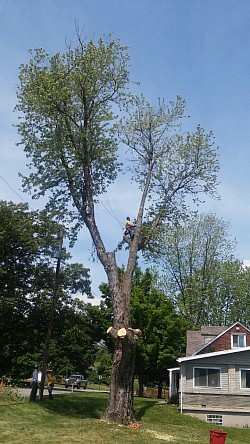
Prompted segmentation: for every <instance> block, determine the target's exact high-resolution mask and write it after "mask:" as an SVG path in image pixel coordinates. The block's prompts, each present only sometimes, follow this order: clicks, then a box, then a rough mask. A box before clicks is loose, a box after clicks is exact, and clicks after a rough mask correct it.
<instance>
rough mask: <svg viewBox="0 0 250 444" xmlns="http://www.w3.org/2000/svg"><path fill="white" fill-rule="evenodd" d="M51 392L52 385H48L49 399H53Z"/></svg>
mask: <svg viewBox="0 0 250 444" xmlns="http://www.w3.org/2000/svg"><path fill="white" fill-rule="evenodd" d="M52 390H53V385H52V384H49V385H48V392H49V399H53V396H52Z"/></svg>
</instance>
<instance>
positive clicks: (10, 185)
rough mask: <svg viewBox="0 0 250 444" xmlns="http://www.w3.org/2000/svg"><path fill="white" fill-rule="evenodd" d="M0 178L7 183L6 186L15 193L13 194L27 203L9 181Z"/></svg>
mask: <svg viewBox="0 0 250 444" xmlns="http://www.w3.org/2000/svg"><path fill="white" fill-rule="evenodd" d="M0 178H1V179H2V180H3V182H4V183H6V185H7V186H8V187H9V188H10V189H11V190H12V191H13V193H15V194H16V195H17V196H18V197H19V199H21V200H22V201H23V202H25V203H27V202H26V201H25V200H24V199H23V198H22V197H21V196H20V195H19V194H18V193H17V192H16V191H15V190H14V188H12V186H11V185H10V184H9V183H8V182H7V180H5V179H4V178H3V177H2V176H0Z"/></svg>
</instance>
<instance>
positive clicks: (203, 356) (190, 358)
mask: <svg viewBox="0 0 250 444" xmlns="http://www.w3.org/2000/svg"><path fill="white" fill-rule="evenodd" d="M247 351H250V346H248V347H239V348H233V349H229V350H222V351H218V352H212V353H202V354H200V355H192V356H185V357H184V358H178V359H177V362H180V363H181V362H185V361H196V360H197V359H206V358H210V357H214V356H220V355H231V354H233V353H245V352H247Z"/></svg>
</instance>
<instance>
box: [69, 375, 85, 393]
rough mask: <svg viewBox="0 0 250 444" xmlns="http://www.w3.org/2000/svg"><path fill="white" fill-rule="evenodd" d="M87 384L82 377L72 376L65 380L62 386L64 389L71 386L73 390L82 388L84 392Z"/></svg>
mask: <svg viewBox="0 0 250 444" xmlns="http://www.w3.org/2000/svg"><path fill="white" fill-rule="evenodd" d="M87 383H88V381H87V379H85V378H84V376H83V375H77V374H74V375H70V377H69V378H67V379H65V384H64V385H65V388H68V387H72V386H73V388H75V387H76V388H78V389H79V388H81V387H82V388H83V389H84V390H85V389H86V387H87Z"/></svg>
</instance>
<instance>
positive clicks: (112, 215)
mask: <svg viewBox="0 0 250 444" xmlns="http://www.w3.org/2000/svg"><path fill="white" fill-rule="evenodd" d="M103 197H104V199H105V200H106V203H107V205H108V206H109V208H110V210H111V212H110V211H109V210H108V209H107V208H106V206H105V205H104V203H103V202H102V201H101V199H99V200H100V203H101V204H102V205H103V207H104V208H105V210H106V211H107V212H108V213H109V214H110V216H111V217H113V219H115V220H116V221H117V222H118V224H119V225H121V227H123V224H122V223H121V221H120V220H119V219H118V218H117V217H116V214H115V212H114V211H113V209H112V207H111V205H110V203H109V201H108V199H107V198H106V196H105V195H104V194H103Z"/></svg>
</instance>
